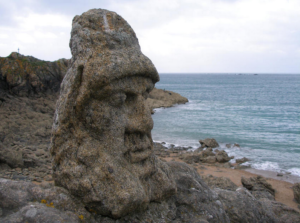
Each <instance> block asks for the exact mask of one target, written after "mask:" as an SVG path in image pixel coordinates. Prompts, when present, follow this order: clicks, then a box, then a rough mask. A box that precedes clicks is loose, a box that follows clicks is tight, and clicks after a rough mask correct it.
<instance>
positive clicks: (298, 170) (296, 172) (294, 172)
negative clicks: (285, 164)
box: [288, 168, 300, 176]
mask: <svg viewBox="0 0 300 223" xmlns="http://www.w3.org/2000/svg"><path fill="white" fill-rule="evenodd" d="M288 172H290V173H291V174H292V175H295V176H300V168H291V169H288Z"/></svg>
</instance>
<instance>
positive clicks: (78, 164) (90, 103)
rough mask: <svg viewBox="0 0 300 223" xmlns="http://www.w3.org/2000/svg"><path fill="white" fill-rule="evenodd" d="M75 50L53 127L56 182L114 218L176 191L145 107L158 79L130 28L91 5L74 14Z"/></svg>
mask: <svg viewBox="0 0 300 223" xmlns="http://www.w3.org/2000/svg"><path fill="white" fill-rule="evenodd" d="M70 48H71V52H72V59H71V64H70V68H69V70H68V71H67V73H66V76H65V78H64V80H63V82H62V85H61V88H62V89H61V94H60V97H59V99H58V102H57V109H56V112H55V115H54V117H55V118H54V124H53V131H52V133H53V138H52V144H51V155H52V156H53V171H54V173H53V177H54V180H55V184H56V185H57V186H62V187H64V188H66V189H67V190H69V191H70V192H71V194H73V195H74V196H77V197H78V198H80V200H81V201H82V202H83V203H84V204H85V206H86V207H87V208H88V209H93V210H94V211H95V212H96V213H97V214H100V215H103V216H110V217H113V218H120V217H122V216H125V215H127V214H129V213H132V212H136V211H139V210H145V209H146V208H147V207H148V205H149V203H150V202H152V201H156V202H160V201H161V200H163V199H164V198H166V197H169V196H171V195H173V194H174V193H175V192H176V186H175V183H174V178H173V175H172V172H171V171H170V168H169V167H168V165H166V164H165V163H163V162H161V161H160V160H159V159H158V158H157V157H156V156H154V154H153V142H152V138H151V129H152V127H153V121H152V118H151V111H150V110H149V109H148V107H147V106H146V105H145V99H146V98H147V97H148V94H149V92H150V91H151V90H152V89H153V87H154V84H155V83H156V82H157V81H158V80H159V76H158V73H157V71H156V69H155V67H154V65H153V64H152V62H151V61H150V60H149V59H148V58H147V57H146V56H144V55H143V54H142V52H141V50H140V46H139V43H138V39H137V38H136V35H135V33H134V31H133V30H132V28H131V27H130V26H129V24H128V23H127V22H126V21H125V20H124V19H123V18H122V17H120V16H119V15H117V14H116V13H114V12H110V11H106V10H101V9H99V10H96V9H93V10H89V11H88V12H86V13H83V14H82V15H81V16H76V17H75V18H74V19H73V25H72V31H71V40H70Z"/></svg>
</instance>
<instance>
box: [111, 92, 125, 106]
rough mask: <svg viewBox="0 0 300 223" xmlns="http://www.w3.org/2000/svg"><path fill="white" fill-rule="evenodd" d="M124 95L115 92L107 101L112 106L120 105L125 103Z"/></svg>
mask: <svg viewBox="0 0 300 223" xmlns="http://www.w3.org/2000/svg"><path fill="white" fill-rule="evenodd" d="M125 100H126V95H125V94H124V93H115V94H113V95H111V97H110V98H109V102H110V104H111V105H112V106H115V107H120V106H122V105H123V104H124V103H125Z"/></svg>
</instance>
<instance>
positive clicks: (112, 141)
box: [79, 76, 155, 177]
mask: <svg viewBox="0 0 300 223" xmlns="http://www.w3.org/2000/svg"><path fill="white" fill-rule="evenodd" d="M153 86H154V84H153V81H152V80H151V79H150V78H145V77H142V76H132V77H130V76H129V77H126V78H122V79H118V80H114V81H112V82H111V83H110V84H108V85H106V86H104V87H101V88H99V89H97V90H94V91H93V92H92V93H91V95H90V100H89V101H88V103H87V104H86V106H85V108H84V111H83V114H82V117H83V118H84V124H85V128H86V129H87V130H88V131H89V135H90V136H92V137H93V138H94V139H95V140H98V141H100V142H104V143H103V144H102V145H100V147H99V148H97V152H105V153H107V154H109V155H110V156H112V157H114V158H116V159H120V161H121V162H128V163H131V164H139V163H143V164H148V165H146V166H145V165H144V167H143V169H140V170H139V172H140V173H141V175H139V177H142V176H143V175H147V174H150V172H151V171H152V172H153V171H155V169H154V166H153V163H149V161H147V159H148V158H149V157H150V156H151V155H152V153H153V144H152V138H151V130H152V128H153V120H152V117H151V113H150V110H149V109H148V107H147V106H146V104H145V101H146V99H147V97H148V94H149V92H150V91H151V90H152V89H153ZM79 155H80V154H79ZM94 155H97V154H94ZM79 158H80V156H79ZM82 159H86V157H83V158H82ZM122 159H124V160H122Z"/></svg>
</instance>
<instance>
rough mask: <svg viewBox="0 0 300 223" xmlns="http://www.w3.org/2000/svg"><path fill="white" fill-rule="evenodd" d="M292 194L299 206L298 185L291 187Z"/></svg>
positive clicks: (299, 187)
mask: <svg viewBox="0 0 300 223" xmlns="http://www.w3.org/2000/svg"><path fill="white" fill-rule="evenodd" d="M293 192H294V198H295V201H296V202H298V203H299V204H300V183H295V184H294V185H293Z"/></svg>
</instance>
